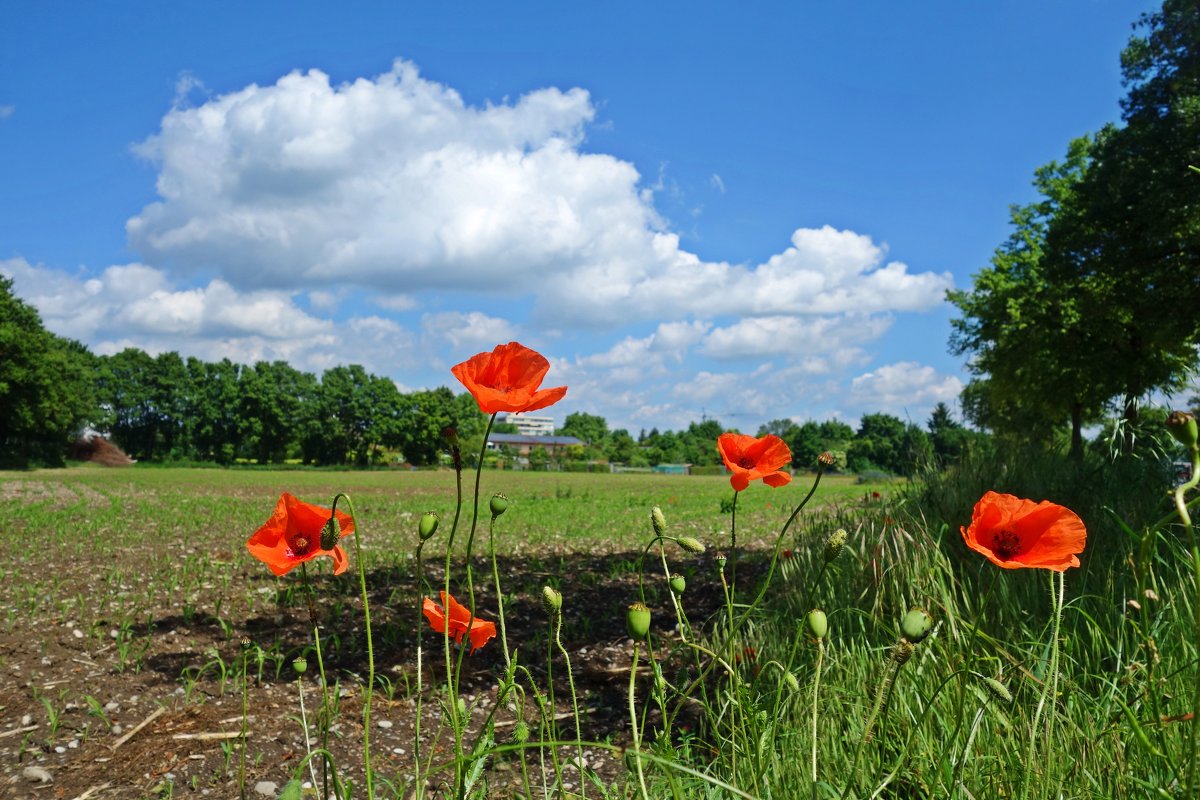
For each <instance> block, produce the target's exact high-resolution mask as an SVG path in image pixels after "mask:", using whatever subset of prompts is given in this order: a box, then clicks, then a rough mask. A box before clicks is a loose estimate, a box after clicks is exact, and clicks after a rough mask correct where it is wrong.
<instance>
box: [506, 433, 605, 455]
mask: <svg viewBox="0 0 1200 800" xmlns="http://www.w3.org/2000/svg"><path fill="white" fill-rule="evenodd" d="M582 444H583V440H581V439H576V438H575V437H574V436H528V435H526V434H522V433H493V434H491V435H490V436H488V444H487V446H488V450H497V449H499V448H500V447H502V446H507V447H511V448H513V449H515V450H516V451H517V454H518V455H522V456H527V455H529V453H530V451H531V450H533V449H534V448H537V447H540V448H542V449H543V450H546V451H547V452H548V453H551V454H553V453H556V452H562V451H563V450H565V449H566V448H568V447H574V446H576V445H582Z"/></svg>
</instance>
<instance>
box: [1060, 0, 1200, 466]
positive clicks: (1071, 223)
mask: <svg viewBox="0 0 1200 800" xmlns="http://www.w3.org/2000/svg"><path fill="white" fill-rule="evenodd" d="M1137 27H1138V28H1139V29H1140V30H1141V32H1142V35H1141V36H1135V37H1133V38H1132V39H1131V40H1130V42H1129V45H1128V46H1127V47H1126V48H1125V50H1124V51H1123V52H1122V53H1121V68H1122V76H1123V78H1124V83H1125V85H1126V87H1127V94H1126V96H1125V98H1124V99H1123V100H1122V103H1121V105H1122V111H1123V113H1122V118H1123V122H1124V125H1123V126H1117V125H1108V126H1106V127H1105V128H1104V129H1103V130H1101V131H1100V133H1099V134H1098V135H1097V136H1096V142H1095V145H1094V146H1093V148H1092V151H1091V158H1092V163H1091V165H1090V167H1089V169H1088V170H1087V171H1086V173H1085V174H1083V175H1082V176H1081V177H1080V180H1079V182H1078V185H1077V186H1075V187H1074V193H1075V202H1074V203H1072V204H1071V205H1070V206H1069V207H1068V208H1067V209H1066V210H1067V211H1068V212H1069V213H1060V214H1058V215H1056V217H1055V218H1054V219H1053V220H1052V221H1051V225H1050V227H1049V230H1048V232H1047V236H1046V260H1047V272H1048V274H1049V275H1050V277H1051V279H1052V280H1054V281H1055V282H1057V283H1059V284H1061V285H1064V286H1067V287H1069V288H1070V289H1071V290H1072V291H1074V292H1077V293H1078V294H1079V297H1080V313H1081V314H1083V315H1085V316H1086V318H1087V319H1088V320H1089V322H1090V324H1091V327H1092V328H1094V332H1095V333H1094V337H1093V341H1092V343H1091V344H1092V347H1093V348H1094V351H1095V352H1097V353H1101V354H1103V362H1104V364H1103V366H1102V367H1101V368H1100V369H1098V370H1096V371H1093V372H1091V373H1090V374H1089V375H1087V376H1086V379H1087V380H1088V381H1089V382H1090V383H1093V384H1097V383H1098V384H1100V385H1102V386H1103V387H1104V389H1105V390H1106V391H1107V392H1108V393H1109V394H1108V396H1109V397H1114V396H1116V397H1119V399H1120V403H1121V406H1122V408H1123V411H1124V416H1125V418H1126V427H1127V430H1130V431H1133V430H1135V429H1136V427H1137V425H1136V422H1137V419H1136V417H1137V409H1138V400H1139V399H1140V398H1142V397H1144V396H1145V395H1146V394H1147V393H1149V392H1152V391H1154V390H1167V391H1172V390H1177V389H1179V388H1182V386H1183V385H1184V383H1185V382H1186V377H1187V375H1188V373H1189V372H1190V371H1191V370H1193V369H1195V367H1196V365H1197V346H1198V345H1200V201H1198V200H1197V198H1198V197H1200V175H1197V174H1195V173H1193V172H1192V171H1191V170H1189V165H1196V164H1200V6H1197V4H1196V2H1195V0H1166V2H1164V3H1163V6H1162V9H1161V10H1160V11H1158V12H1157V13H1154V14H1146V15H1143V17H1142V18H1141V20H1140V21H1139V23H1138V26H1137ZM1127 444H1132V443H1131V442H1130V443H1127Z"/></svg>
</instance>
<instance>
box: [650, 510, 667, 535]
mask: <svg viewBox="0 0 1200 800" xmlns="http://www.w3.org/2000/svg"><path fill="white" fill-rule="evenodd" d="M650 524H651V525H653V526H654V533H655V534H656V535H658V536H663V535H665V534H666V532H667V518H666V517H664V516H663V513H662V509H661V508H659V507H658V506H655V507H654V508H652V509H650Z"/></svg>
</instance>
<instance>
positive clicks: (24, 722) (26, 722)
mask: <svg viewBox="0 0 1200 800" xmlns="http://www.w3.org/2000/svg"><path fill="white" fill-rule="evenodd" d="M32 724H33V715H32V714H26V715H25V716H23V717H21V727H22V728H28V727H29V726H30V725H32Z"/></svg>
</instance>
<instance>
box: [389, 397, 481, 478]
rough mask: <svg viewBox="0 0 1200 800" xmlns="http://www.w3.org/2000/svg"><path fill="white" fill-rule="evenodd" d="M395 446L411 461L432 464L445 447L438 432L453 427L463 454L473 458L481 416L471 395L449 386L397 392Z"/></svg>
mask: <svg viewBox="0 0 1200 800" xmlns="http://www.w3.org/2000/svg"><path fill="white" fill-rule="evenodd" d="M399 404H400V413H399V417H398V421H399V427H398V430H399V442H398V443H399V447H400V450H401V452H403V453H404V457H405V458H406V459H407V460H408V461H409V462H410V463H412V464H414V465H417V466H424V465H428V464H436V463H437V460H438V453H439V452H441V451H442V450H444V449H445V446H446V445H445V438H444V437H443V436H442V432H443V431H444V430H445V429H446V428H447V427H453V428H454V429H455V430H456V431H457V432H458V438H459V442H460V446H461V447H462V452H463V458H464V460H465V461H466V462H467V463H471V462H473V460H474V459H476V458H477V457H478V456H477V454H478V453H479V448H480V446H481V445H482V444H483V428H484V422H485V421H484V416H483V414H482V413H481V412H480V411H479V406H478V405H477V404H476V403H475V400H474V399H473V398H472V397H471V395H469V394H467V393H465V392H464V393H463V394H460V395H455V394H454V393H453V392H452V391H450V389H449V388H447V387H445V386H440V387H438V388H437V389H431V390H427V391H419V392H412V393H411V394H407V395H401V396H400V400H399Z"/></svg>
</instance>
